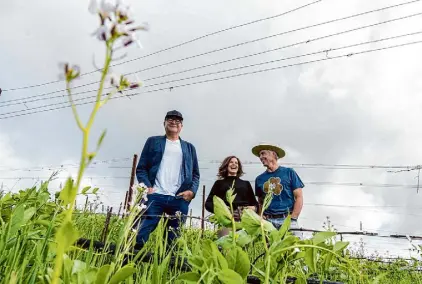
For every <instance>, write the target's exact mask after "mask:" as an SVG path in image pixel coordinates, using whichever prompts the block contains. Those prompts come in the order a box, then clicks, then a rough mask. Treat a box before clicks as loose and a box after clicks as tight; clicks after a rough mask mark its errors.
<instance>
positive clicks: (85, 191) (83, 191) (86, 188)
mask: <svg viewBox="0 0 422 284" xmlns="http://www.w3.org/2000/svg"><path fill="white" fill-rule="evenodd" d="M90 188H91V186H85V187H84V188H83V189H82V191H81V194H86V193H87V192H88V190H89V189H90Z"/></svg>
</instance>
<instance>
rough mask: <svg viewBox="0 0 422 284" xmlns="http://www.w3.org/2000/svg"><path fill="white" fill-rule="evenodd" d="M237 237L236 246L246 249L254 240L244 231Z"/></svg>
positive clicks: (237, 233) (239, 232) (238, 233)
mask: <svg viewBox="0 0 422 284" xmlns="http://www.w3.org/2000/svg"><path fill="white" fill-rule="evenodd" d="M236 235H237V239H236V244H237V245H238V246H241V247H244V246H245V245H247V244H249V243H250V242H252V240H253V239H252V237H251V236H249V235H248V233H246V231H244V230H241V231H237V232H236Z"/></svg>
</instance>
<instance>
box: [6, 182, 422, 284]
mask: <svg viewBox="0 0 422 284" xmlns="http://www.w3.org/2000/svg"><path fill="white" fill-rule="evenodd" d="M0 210H1V219H0V225H1V226H0V282H1V283H50V281H51V277H52V272H53V268H54V257H55V253H56V248H57V245H56V244H55V234H57V232H58V231H59V224H60V222H61V221H62V220H61V218H62V217H61V214H60V213H61V211H62V210H63V208H62V206H61V205H59V204H58V203H57V202H55V201H54V200H51V199H50V196H49V193H48V184H43V185H41V186H40V187H39V188H35V187H34V188H29V189H26V190H22V191H20V192H19V193H16V194H10V193H9V194H6V195H3V196H2V198H1V199H0ZM73 219H74V224H75V228H76V229H77V231H78V233H79V235H78V237H81V238H87V239H92V240H100V239H101V237H102V232H103V229H104V224H105V219H106V216H105V215H104V214H94V213H90V212H83V211H82V212H80V211H76V212H74V213H73ZM133 221H134V217H133V216H131V215H129V216H128V217H125V218H121V217H117V216H112V218H111V220H110V224H109V231H108V234H107V244H109V243H114V244H118V246H119V248H118V252H116V253H115V254H109V253H107V252H106V251H97V250H94V249H93V248H88V249H82V248H79V247H77V246H71V249H70V250H68V251H67V252H66V254H65V257H64V259H63V267H62V273H61V275H60V277H59V280H60V281H59V282H61V283H119V279H120V280H121V282H120V283H183V282H182V281H180V280H178V279H179V278H180V277H182V278H183V277H184V276H183V275H186V274H184V273H185V272H186V271H184V270H183V269H182V268H183V262H184V261H187V262H188V263H189V264H190V266H191V267H193V269H191V271H192V273H196V272H198V271H201V268H199V267H198V266H195V265H196V262H198V261H199V262H201V261H203V262H204V263H205V262H206V261H207V260H206V259H207V257H208V258H213V257H214V254H209V255H208V256H207V255H206V254H207V253H208V252H207V248H210V247H211V250H212V244H213V243H216V242H217V241H218V240H217V235H216V233H215V232H214V231H212V230H205V231H204V232H202V231H201V230H200V229H197V228H189V227H184V228H183V230H182V231H181V236H180V238H179V239H178V241H177V242H176V243H175V247H174V248H171V249H170V251H171V252H170V253H168V248H166V242H165V241H164V240H165V237H163V235H164V230H163V228H164V226H163V225H164V224H163V222H161V223H160V225H159V226H158V228H157V230H156V231H155V232H154V233H153V234H152V235H151V238H150V240H149V241H148V243H147V245H146V247H145V250H143V251H141V252H140V253H139V254H138V255H133V254H131V246H132V243H131V240H133V237H134V236H135V232H134V231H133V230H132V227H131V226H132V224H133ZM329 236H330V237H327V238H325V239H324V242H323V244H324V245H321V248H323V247H325V248H326V249H327V250H328V249H329V243H330V242H332V237H331V236H332V235H329ZM242 237H244V236H241V237H239V238H237V239H236V242H237V244H238V245H239V243H240V240H241V238H242ZM271 237H272V236H270V237H269V238H271ZM286 240H288V241H286ZM314 240H315V238H314ZM232 242H233V240H232V239H231V240H229V241H228V243H224V242H223V243H221V240H219V241H218V243H219V244H220V245H222V246H223V247H226V246H228V247H229V249H226V248H223V249H222V250H221V251H222V253H221V255H222V256H224V257H225V259H227V263H228V264H229V265H230V261H229V259H230V257H229V256H228V255H229V254H230V251H233V250H231V248H230V245H231V244H232ZM289 242H290V243H289ZM314 243H317V242H315V241H314ZM279 244H281V245H279V246H278V248H279V249H278V251H281V249H282V248H287V247H289V246H292V245H295V244H297V245H298V246H299V245H306V243H300V242H299V243H295V239H294V238H293V236H291V235H289V234H288V233H287V234H286V238H285V239H284V244H283V243H281V242H280V243H279ZM268 249H269V250H271V247H269V248H268ZM300 250H301V251H302V252H305V253H306V254H309V255H311V254H314V253H315V260H316V262H315V263H314V265H315V268H316V269H315V270H314V271H311V269H310V268H309V264H310V262H309V261H307V260H306V259H307V257H308V256H307V255H303V257H297V256H298V255H296V258H297V259H293V260H292V259H290V261H288V262H286V261H285V260H287V259H289V258H291V257H292V255H294V253H293V252H292V251H291V250H287V251H288V253H287V254H284V255H282V254H278V256H277V254H276V253H274V251H273V253H272V254H271V257H273V256H274V258H268V257H267V255H264V256H262V257H260V258H258V256H260V255H262V253H263V252H265V251H266V249H265V248H264V246H263V243H262V240H261V238H259V237H258V238H254V239H253V240H252V241H250V242H247V244H245V245H244V246H243V247H242V248H241V251H242V252H243V254H242V257H243V258H245V257H246V258H248V259H247V260H246V263H247V266H246V267H247V268H248V269H247V270H248V271H246V273H247V274H248V275H255V276H258V277H260V278H261V282H264V281H265V277H264V276H263V275H261V274H262V273H261V272H263V271H265V270H266V269H268V271H269V275H272V276H271V277H269V283H284V282H285V278H286V277H295V278H297V279H298V280H297V281H296V283H305V282H304V281H305V279H308V278H318V279H324V280H331V281H339V282H344V283H412V284H413V283H422V273H419V272H417V271H414V270H415V269H416V267H417V266H420V265H421V263H420V262H417V261H415V262H414V263H412V264H409V263H408V262H405V261H403V260H397V261H394V262H392V263H390V264H386V263H380V262H371V261H367V260H357V259H353V257H354V256H356V255H354V253H353V252H350V251H348V250H347V248H346V249H345V250H344V251H343V252H344V253H345V255H346V256H345V259H344V260H341V259H337V258H336V257H332V260H331V262H329V265H328V266H326V263H327V258H326V257H327V256H328V255H329V254H324V253H323V251H321V249H320V250H316V251H312V250H310V253H308V251H306V250H305V248H300ZM227 251H228V252H227ZM146 252H152V253H153V257H152V260H151V262H150V263H145V262H139V261H138V259H139V258H140V257H141V256H142V255H144V254H145V253H146ZM226 252H227V253H226ZM215 255H216V256H215V257H216V259H217V262H216V263H217V265H220V264H218V263H220V262H221V263H223V262H224V260H223V259H219V257H220V254H218V253H217V252H215ZM172 256H176V258H175V259H176V260H175V262H172V258H171V257H172ZM202 256H205V257H204V258H203V259H202V258H201V257H202ZM218 259H219V260H218ZM268 259H269V260H268ZM237 261H238V262H239V261H241V260H240V259H238V260H237ZM275 262H279V263H283V265H281V266H276V265H275ZM267 263H270V266H267ZM170 264H172V265H170ZM205 266H206V265H205V264H204V267H205ZM223 266H224V265H223ZM273 268H274V269H275V268H277V270H278V272H277V273H276V272H275V271H272V269H273ZM233 270H235V268H234V269H233ZM222 271H223V270H222ZM264 274H265V273H264ZM116 275H117V276H116ZM191 275H193V274H191ZM200 275H204V273H201V274H200ZM216 275H217V276H216V277H214V278H213V279H211V280H210V279H206V280H205V279H201V280H200V281H201V282H200V283H234V282H230V280H225V279H224V278H223V277H222V276H221V275H220V274H218V273H217V274H216ZM219 275H220V276H219ZM102 276H103V278H101V277H102ZM113 277H115V278H114V280H113ZM220 278H221V279H223V280H221V279H220ZM101 279H102V280H101ZM101 281H103V282H101ZM116 281H117V282H116ZM224 281H229V282H224ZM376 281H378V282H376ZM197 282H198V281H196V280H195V281H194V282H186V283H197Z"/></svg>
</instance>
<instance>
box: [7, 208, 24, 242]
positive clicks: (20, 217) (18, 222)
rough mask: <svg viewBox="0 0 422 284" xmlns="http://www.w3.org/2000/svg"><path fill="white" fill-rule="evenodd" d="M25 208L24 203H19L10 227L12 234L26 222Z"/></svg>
mask: <svg viewBox="0 0 422 284" xmlns="http://www.w3.org/2000/svg"><path fill="white" fill-rule="evenodd" d="M24 216H25V209H24V208H23V206H22V205H18V206H17V207H16V208H15V210H13V213H12V216H11V218H12V221H11V227H10V235H14V234H15V233H16V232H17V231H18V229H19V228H20V227H21V226H22V225H23V224H24Z"/></svg>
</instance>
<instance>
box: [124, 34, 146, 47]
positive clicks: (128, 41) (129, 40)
mask: <svg viewBox="0 0 422 284" xmlns="http://www.w3.org/2000/svg"><path fill="white" fill-rule="evenodd" d="M132 43H136V45H137V46H138V47H139V48H143V47H142V44H141V42H140V41H139V39H138V38H137V37H136V35H135V33H133V32H132V33H130V34H129V35H128V36H125V37H124V38H123V45H124V46H128V45H130V44H132Z"/></svg>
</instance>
